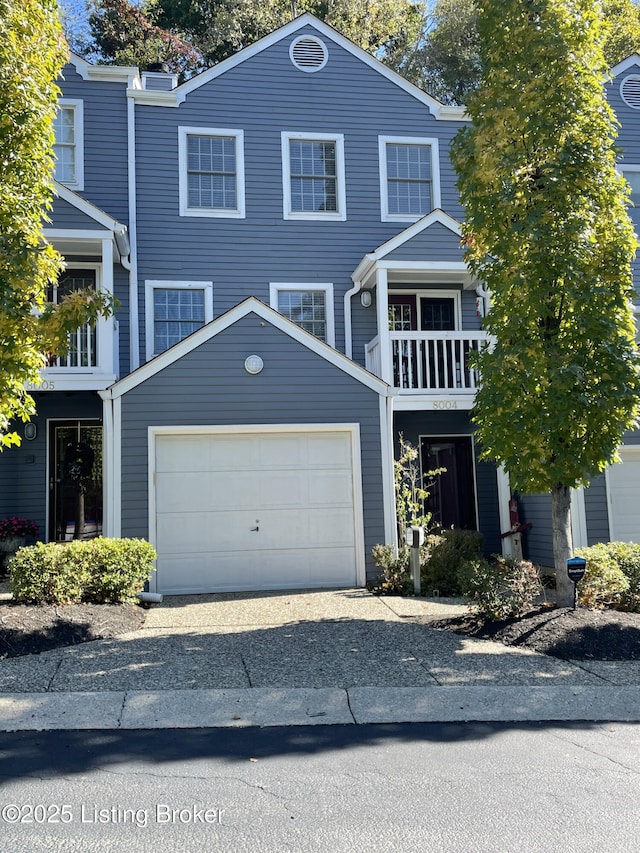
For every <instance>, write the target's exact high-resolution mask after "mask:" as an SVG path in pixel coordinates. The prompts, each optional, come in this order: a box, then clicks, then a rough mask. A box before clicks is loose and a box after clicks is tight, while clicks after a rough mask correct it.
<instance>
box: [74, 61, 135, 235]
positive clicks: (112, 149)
mask: <svg viewBox="0 0 640 853" xmlns="http://www.w3.org/2000/svg"><path fill="white" fill-rule="evenodd" d="M58 85H59V86H60V88H61V89H62V96H61V97H62V98H74V99H80V100H82V102H83V112H84V188H83V189H82V190H79V191H78V195H81V196H82V197H83V198H86V199H87V201H90V202H91V203H92V204H95V205H96V207H99V208H101V209H102V210H104V211H106V212H107V213H108V214H109V215H110V216H112V217H113V218H114V219H117V220H118V222H122V223H123V224H125V225H126V224H127V223H128V210H129V207H128V194H127V185H128V178H127V139H128V135H127V95H126V91H127V87H126V84H125V83H111V82H105V81H102V80H83V79H82V77H81V76H80V75H79V74H78V73H77V71H76V70H75V68H74V67H73V65H71V64H68V65H65V67H64V69H63V75H62V79H61V80H59V81H58ZM94 227H95V225H94Z"/></svg>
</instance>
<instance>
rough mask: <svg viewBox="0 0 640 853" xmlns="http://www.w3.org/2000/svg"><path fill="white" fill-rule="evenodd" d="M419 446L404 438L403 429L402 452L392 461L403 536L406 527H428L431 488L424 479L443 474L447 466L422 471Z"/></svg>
mask: <svg viewBox="0 0 640 853" xmlns="http://www.w3.org/2000/svg"><path fill="white" fill-rule="evenodd" d="M418 455H419V454H418V448H417V447H415V445H413V444H411V442H409V441H405V439H404V436H403V435H402V433H401V434H400V437H399V454H398V457H397V459H395V460H394V462H393V482H394V486H395V495H396V518H397V520H398V532H399V535H400V538H401V539H404V534H405V530H406V529H407V527H422V528H424V530H425V531H426V530H427V529H428V527H429V524H430V522H431V513H430V512H426V510H425V501H426V499H427V498H428V497H429V492H428V491H427V490H426V489H425V488H424V485H425V482H428V480H429V479H432V478H433V477H434V476H437V475H438V474H440V473H441V472H442V471H443V470H444V469H442V468H438V469H436V470H434V471H426V472H425V473H424V474H421V473H420V465H419V463H418Z"/></svg>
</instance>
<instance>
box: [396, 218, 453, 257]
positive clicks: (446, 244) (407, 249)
mask: <svg viewBox="0 0 640 853" xmlns="http://www.w3.org/2000/svg"><path fill="white" fill-rule="evenodd" d="M384 259H385V261H455V262H457V263H463V262H464V252H463V251H462V247H461V246H460V237H459V236H458V235H457V234H454V232H453V231H451V230H450V229H449V228H445V226H444V225H441V224H440V223H439V222H435V223H434V224H433V225H431V226H430V227H429V228H425V230H424V231H421V232H420V233H419V234H416V236H415V237H412V238H411V239H410V240H407V241H406V243H403V244H402V245H401V246H398V248H397V249H394V250H393V251H392V252H389V254H388V255H385V258H384Z"/></svg>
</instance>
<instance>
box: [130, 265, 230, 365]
mask: <svg viewBox="0 0 640 853" xmlns="http://www.w3.org/2000/svg"><path fill="white" fill-rule="evenodd" d="M145 290H146V309H145V310H146V338H147V347H146V349H147V359H150V358H153V356H154V355H158V354H159V353H161V352H164V351H165V350H167V349H169V347H172V346H174V344H177V343H179V342H180V341H181V340H182V339H183V338H186V337H188V336H189V335H191V334H193V332H196V331H197V330H198V329H200V328H202V326H204V325H205V323H208V322H210V321H211V319H212V316H213V286H212V283H211V282H203V281H147V282H146V284H145Z"/></svg>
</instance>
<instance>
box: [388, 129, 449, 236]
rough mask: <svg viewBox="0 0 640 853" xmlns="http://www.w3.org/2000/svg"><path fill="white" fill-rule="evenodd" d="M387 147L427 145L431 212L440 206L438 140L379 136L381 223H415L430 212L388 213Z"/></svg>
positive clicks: (420, 137)
mask: <svg viewBox="0 0 640 853" xmlns="http://www.w3.org/2000/svg"><path fill="white" fill-rule="evenodd" d="M387 145H423V146H426V145H428V146H429V148H430V150H431V210H437V209H438V208H439V207H440V206H441V199H440V149H439V145H438V140H437V139H436V138H435V137H431V136H379V137H378V160H379V164H380V216H381V220H382V222H417V221H418V219H422V217H423V216H427V215H428V214H429V213H431V210H427V211H425V213H420V214H409V213H389V189H388V187H389V183H388V181H389V178H388V174H387Z"/></svg>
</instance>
